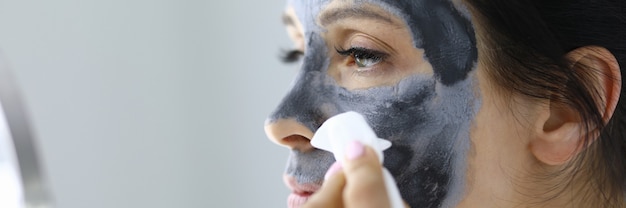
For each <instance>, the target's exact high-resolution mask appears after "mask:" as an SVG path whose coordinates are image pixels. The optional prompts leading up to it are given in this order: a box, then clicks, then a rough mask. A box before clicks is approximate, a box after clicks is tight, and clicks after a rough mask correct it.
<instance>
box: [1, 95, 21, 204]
mask: <svg viewBox="0 0 626 208" xmlns="http://www.w3.org/2000/svg"><path fill="white" fill-rule="evenodd" d="M4 118H6V117H5V116H4V110H2V105H1V103H0V207H6V208H22V207H24V203H23V202H24V195H23V194H22V193H23V191H24V190H23V189H22V186H21V181H22V179H21V178H20V176H19V174H20V173H19V170H18V168H19V166H18V165H17V158H15V149H14V147H15V145H13V140H12V139H11V134H10V133H9V126H8V124H7V122H6V120H5V119H4Z"/></svg>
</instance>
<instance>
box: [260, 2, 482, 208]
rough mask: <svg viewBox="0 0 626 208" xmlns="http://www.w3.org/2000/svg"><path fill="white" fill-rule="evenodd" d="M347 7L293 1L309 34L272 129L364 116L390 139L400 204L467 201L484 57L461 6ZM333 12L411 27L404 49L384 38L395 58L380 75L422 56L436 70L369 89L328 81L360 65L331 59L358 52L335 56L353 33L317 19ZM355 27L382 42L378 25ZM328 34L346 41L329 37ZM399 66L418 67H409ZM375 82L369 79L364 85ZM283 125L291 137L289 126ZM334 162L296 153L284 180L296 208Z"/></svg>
mask: <svg viewBox="0 0 626 208" xmlns="http://www.w3.org/2000/svg"><path fill="white" fill-rule="evenodd" d="M340 2H341V3H340V4H337V2H335V1H321V0H317V1H298V0H292V1H290V2H289V4H290V5H291V6H292V7H293V8H294V10H295V11H296V12H295V13H296V15H297V19H299V21H300V22H301V24H302V27H303V30H304V31H303V32H304V36H305V38H304V39H305V51H304V54H305V55H304V57H303V60H302V61H303V62H302V66H301V69H300V72H299V74H298V76H297V77H296V81H295V82H294V85H293V87H292V89H291V91H290V92H289V93H288V95H287V96H286V97H285V98H284V99H283V101H282V103H281V104H280V105H279V106H278V108H277V109H276V111H275V112H274V113H273V114H272V115H271V116H270V118H269V119H268V125H269V126H271V127H272V128H274V127H275V128H280V126H272V125H274V124H279V123H282V122H283V121H285V120H289V121H293V122H296V123H298V124H299V125H300V126H302V127H303V128H306V129H308V130H310V132H315V131H316V130H317V129H318V128H319V127H320V125H322V123H324V121H325V120H326V119H328V118H330V117H332V116H334V115H337V114H340V113H343V112H347V111H356V112H359V113H361V114H363V115H364V116H365V117H366V119H367V121H368V123H370V124H371V125H372V127H373V129H374V131H375V132H376V134H377V135H378V136H379V137H381V138H384V139H387V140H389V141H391V142H392V143H393V145H392V147H391V148H389V149H388V150H386V151H385V152H384V154H385V160H384V165H385V167H387V169H389V171H390V172H391V173H392V175H393V176H394V178H395V180H396V181H397V184H398V187H399V189H400V192H401V194H402V198H403V199H404V200H405V201H406V202H407V203H409V204H410V205H411V206H412V207H453V206H454V205H456V204H457V203H458V202H459V200H460V199H461V198H462V197H463V196H462V193H463V189H464V188H465V170H466V160H465V158H466V157H467V151H468V149H469V144H470V138H469V130H470V125H471V122H472V120H473V119H474V115H475V114H476V112H477V109H478V108H479V107H480V97H479V94H480V93H479V92H477V88H478V87H477V85H478V83H477V81H476V80H477V78H476V77H475V76H474V74H475V73H473V72H474V71H475V69H474V68H475V63H476V57H477V52H476V47H475V38H474V32H473V28H472V25H471V22H470V20H469V19H468V15H467V14H466V13H465V12H463V11H464V10H463V9H462V8H459V6H458V5H455V4H453V3H452V2H448V1H441V0H423V1H419V0H418V1H413V0H402V1H398V0H396V1H391V0H361V1H354V2H350V1H340ZM329 5H331V6H329ZM331 7H332V9H339V10H341V9H348V10H350V11H353V12H354V13H343V14H350V15H356V17H355V16H353V17H352V19H353V20H354V18H357V17H358V18H362V21H363V22H364V23H365V21H373V20H372V19H373V18H376V17H377V16H378V17H382V18H388V19H391V20H394V21H395V20H397V21H395V22H401V23H402V24H403V25H402V26H403V27H405V30H407V31H408V32H407V36H411V37H409V38H407V39H408V40H409V41H408V42H407V43H404V42H400V43H386V42H385V39H384V37H382V38H381V39H376V40H380V41H379V42H385V44H381V45H386V46H389V48H392V49H391V50H390V51H396V53H390V54H391V55H389V56H388V57H389V58H388V59H386V60H384V61H386V62H381V64H379V65H375V66H376V67H378V68H376V67H372V68H373V69H379V68H380V69H379V70H381V71H380V72H384V73H387V74H388V73H390V72H392V71H390V70H392V68H393V67H391V66H397V65H399V64H398V63H401V62H403V61H404V62H410V63H413V62H412V60H422V59H423V60H424V61H425V62H427V63H429V67H430V66H432V72H433V73H430V74H428V73H406V74H403V75H402V77H401V79H399V81H397V82H393V83H391V84H389V83H386V84H384V85H380V86H371V87H367V88H363V89H348V88H346V87H344V86H342V85H341V81H340V80H338V79H337V78H336V77H333V76H331V75H330V74H331V69H336V68H341V69H352V68H354V67H355V66H354V65H348V66H349V67H343V68H342V66H340V64H341V63H344V62H341V61H340V62H333V61H332V59H333V57H340V58H345V57H347V59H350V58H351V57H350V56H352V58H353V59H354V58H358V57H359V54H356V55H355V54H350V56H341V55H337V54H336V53H337V52H335V50H332V49H333V48H332V47H333V46H334V45H336V44H337V43H339V44H341V43H342V42H341V41H342V40H344V39H349V38H348V37H343V36H342V35H341V34H351V33H343V32H336V31H334V30H335V29H336V28H345V27H322V26H320V25H319V24H318V22H319V19H318V18H319V16H320V14H322V13H324V12H327V11H328V10H329V8H331ZM363 8H374V9H363ZM348 10H346V11H348ZM334 17H335V18H338V19H336V20H337V21H341V20H342V18H344V19H345V18H350V17H349V16H345V15H344V16H341V15H338V16H334ZM359 20H360V19H359ZM351 25H353V26H354V25H356V26H354V27H355V28H351V30H350V31H362V33H363V35H364V36H367V35H371V36H374V37H375V36H376V34H369V33H368V32H369V31H371V28H358V26H359V24H351ZM363 25H366V24H363ZM331 33H335V34H339V35H334V36H329V35H327V34H331ZM365 45H367V44H365ZM395 45H409V46H411V45H412V46H413V47H412V49H414V50H423V51H424V53H423V56H416V57H411V56H407V55H405V54H404V53H403V54H398V53H399V52H398V51H401V50H398V49H396V48H394V47H395ZM363 57H365V56H362V54H361V58H363ZM365 58H367V57H365ZM387 62H391V63H387ZM417 62H419V61H417ZM383 63H385V64H387V65H385V64H383ZM387 66H389V67H387ZM407 66H413V65H407ZM396 68H398V67H396ZM393 69H394V70H395V68H393ZM402 69H403V70H413V69H412V68H411V67H404V68H402ZM376 72H377V71H376ZM384 73H380V74H384ZM373 74H374V73H373ZM375 75H378V73H375ZM349 78H351V77H349ZM378 78H379V77H376V76H369V74H368V76H367V77H366V76H363V79H361V80H377V79H378ZM285 128H288V129H287V130H286V131H289V128H290V127H287V126H285ZM291 129H295V128H291ZM298 132H300V131H295V130H294V131H293V132H292V133H291V134H289V133H287V134H284V135H280V136H279V137H284V138H290V139H292V138H293V137H292V135H296V134H300V133H298ZM279 139H280V138H279ZM307 139H311V138H307ZM300 146H301V145H300ZM332 162H334V158H333V155H332V154H330V153H328V152H325V151H321V150H318V149H306V148H305V149H302V148H293V150H292V153H291V155H290V157H289V162H288V165H287V169H286V173H285V174H286V176H285V177H286V181H287V183H288V184H289V186H290V187H291V188H292V189H294V193H295V194H296V195H292V196H290V204H291V205H292V207H295V206H297V205H298V204H300V203H301V202H302V201H304V200H306V196H303V195H302V194H300V195H298V193H300V192H302V191H305V192H313V191H315V188H311V187H318V186H319V185H320V183H321V182H322V181H323V176H324V172H325V171H326V170H327V169H328V167H329V166H330V164H331V163H332Z"/></svg>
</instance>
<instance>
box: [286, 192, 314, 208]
mask: <svg viewBox="0 0 626 208" xmlns="http://www.w3.org/2000/svg"><path fill="white" fill-rule="evenodd" d="M309 197H310V195H302V194H296V193H292V194H290V195H289V197H287V205H288V206H289V208H299V207H300V206H302V204H304V203H305V202H306V201H307V200H309Z"/></svg>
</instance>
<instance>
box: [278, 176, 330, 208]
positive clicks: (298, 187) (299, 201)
mask: <svg viewBox="0 0 626 208" xmlns="http://www.w3.org/2000/svg"><path fill="white" fill-rule="evenodd" d="M283 180H284V181H285V184H286V185H287V187H289V188H290V189H291V191H292V192H291V194H289V197H287V205H288V207H289V208H299V207H300V206H302V205H303V204H304V203H305V202H307V200H309V198H310V197H311V195H313V194H314V193H315V192H316V191H317V190H318V189H320V186H321V185H320V184H315V183H308V184H299V183H298V182H297V181H296V179H295V178H294V177H292V176H289V175H284V176H283Z"/></svg>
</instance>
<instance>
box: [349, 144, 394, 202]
mask: <svg viewBox="0 0 626 208" xmlns="http://www.w3.org/2000/svg"><path fill="white" fill-rule="evenodd" d="M343 171H344V174H345V177H346V188H345V190H344V196H343V197H344V203H345V205H346V207H359V208H360V207H364V208H368V207H372V208H373V207H376V208H379V207H390V201H389V196H388V195H387V190H386V189H385V181H384V179H383V171H382V165H381V164H380V162H379V161H378V156H377V155H376V152H374V150H373V149H372V148H371V147H367V146H365V145H363V144H362V143H360V142H358V141H353V142H352V143H350V145H349V146H348V148H347V149H346V159H345V160H344V163H343Z"/></svg>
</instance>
